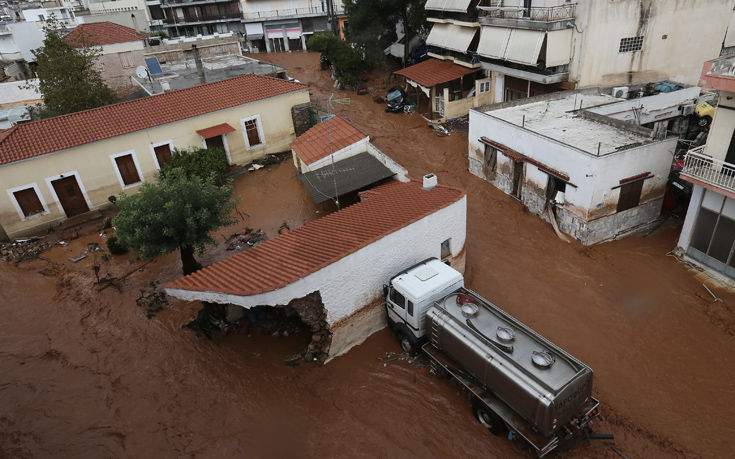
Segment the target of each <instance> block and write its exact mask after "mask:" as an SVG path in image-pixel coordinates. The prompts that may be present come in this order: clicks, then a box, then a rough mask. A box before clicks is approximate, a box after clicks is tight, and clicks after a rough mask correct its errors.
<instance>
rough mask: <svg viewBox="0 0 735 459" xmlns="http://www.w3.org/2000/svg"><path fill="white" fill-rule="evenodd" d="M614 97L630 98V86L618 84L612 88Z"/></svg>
mask: <svg viewBox="0 0 735 459" xmlns="http://www.w3.org/2000/svg"><path fill="white" fill-rule="evenodd" d="M612 95H613V97H617V98H618V99H627V98H628V87H627V86H618V87H615V88H613V90H612Z"/></svg>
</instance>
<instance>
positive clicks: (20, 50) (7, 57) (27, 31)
mask: <svg viewBox="0 0 735 459" xmlns="http://www.w3.org/2000/svg"><path fill="white" fill-rule="evenodd" d="M41 26H42V24H41V23H39V22H11V23H8V24H2V25H0V60H2V61H3V62H15V61H21V60H24V61H26V62H35V61H36V58H35V57H34V56H33V53H32V51H33V50H34V49H37V48H40V47H41V45H43V39H44V34H43V30H42V29H41Z"/></svg>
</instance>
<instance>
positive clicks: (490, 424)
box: [472, 400, 508, 435]
mask: <svg viewBox="0 0 735 459" xmlns="http://www.w3.org/2000/svg"><path fill="white" fill-rule="evenodd" d="M472 411H473V412H474V413H475V418H477V420H478V421H479V422H480V424H482V425H484V426H485V427H486V428H487V430H489V431H490V433H492V434H493V435H504V434H505V432H507V430H508V429H507V427H506V426H505V423H504V422H503V420H502V419H500V416H498V415H497V414H495V412H494V411H493V410H491V409H490V408H488V407H487V406H485V404H483V403H482V402H480V401H479V400H475V402H474V403H473V406H472Z"/></svg>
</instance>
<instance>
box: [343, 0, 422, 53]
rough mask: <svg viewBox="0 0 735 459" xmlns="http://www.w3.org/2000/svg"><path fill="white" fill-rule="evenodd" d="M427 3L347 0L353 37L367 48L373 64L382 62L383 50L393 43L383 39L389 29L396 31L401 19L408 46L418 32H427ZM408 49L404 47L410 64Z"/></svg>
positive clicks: (415, 0)
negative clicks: (425, 7) (381, 38)
mask: <svg viewBox="0 0 735 459" xmlns="http://www.w3.org/2000/svg"><path fill="white" fill-rule="evenodd" d="M425 3H426V0H345V1H344V5H345V13H346V14H347V16H348V18H349V21H350V22H349V24H350V40H351V41H353V42H354V43H355V44H356V45H357V46H358V47H359V48H360V49H361V50H362V51H363V54H364V56H365V59H366V60H367V61H368V62H369V63H373V65H377V63H378V62H380V61H382V58H383V49H384V48H385V47H386V46H387V45H388V44H390V43H386V42H385V41H381V40H380V39H379V38H380V37H381V36H382V34H383V33H384V32H385V31H386V30H389V31H393V30H395V27H396V24H398V23H399V22H401V23H402V24H403V30H404V33H405V37H406V40H405V43H406V45H408V43H409V42H410V41H411V39H413V37H414V36H416V34H421V33H423V32H424V31H425V28H426V27H427V23H426V10H425V9H424V4H425ZM389 36H393V34H390V35H389ZM408 48H409V47H408V46H405V47H404V52H403V62H404V65H407V63H408V54H409V49H408Z"/></svg>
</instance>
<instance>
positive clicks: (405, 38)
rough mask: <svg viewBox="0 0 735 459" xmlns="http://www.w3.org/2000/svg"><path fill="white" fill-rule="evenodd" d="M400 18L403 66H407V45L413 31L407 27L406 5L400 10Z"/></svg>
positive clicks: (409, 42) (409, 43)
mask: <svg viewBox="0 0 735 459" xmlns="http://www.w3.org/2000/svg"><path fill="white" fill-rule="evenodd" d="M401 19H402V20H403V68H406V67H408V55H409V47H410V46H411V39H412V38H413V31H412V30H411V29H410V28H409V27H408V11H407V10H406V7H404V8H403V10H402V11H401Z"/></svg>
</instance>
